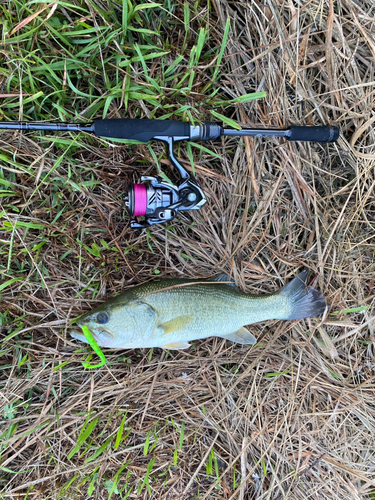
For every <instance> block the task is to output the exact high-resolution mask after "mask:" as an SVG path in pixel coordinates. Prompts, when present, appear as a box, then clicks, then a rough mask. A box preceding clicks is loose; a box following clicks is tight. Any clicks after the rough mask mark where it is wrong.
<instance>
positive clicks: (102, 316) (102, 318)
mask: <svg viewBox="0 0 375 500" xmlns="http://www.w3.org/2000/svg"><path fill="white" fill-rule="evenodd" d="M95 321H96V322H97V323H99V324H100V325H105V324H106V323H108V321H109V316H108V314H107V313H105V312H101V313H99V314H98V315H97V316H96V318H95Z"/></svg>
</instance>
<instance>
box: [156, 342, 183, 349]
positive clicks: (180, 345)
mask: <svg viewBox="0 0 375 500" xmlns="http://www.w3.org/2000/svg"><path fill="white" fill-rule="evenodd" d="M188 347H190V344H189V342H171V343H170V344H165V345H162V346H161V348H162V349H170V350H171V351H178V350H179V349H187V348H188Z"/></svg>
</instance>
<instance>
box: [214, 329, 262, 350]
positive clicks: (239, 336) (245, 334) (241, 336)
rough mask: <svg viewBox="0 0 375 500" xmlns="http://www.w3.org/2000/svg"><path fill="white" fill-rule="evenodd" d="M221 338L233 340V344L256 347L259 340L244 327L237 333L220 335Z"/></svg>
mask: <svg viewBox="0 0 375 500" xmlns="http://www.w3.org/2000/svg"><path fill="white" fill-rule="evenodd" d="M220 337H223V338H224V339H227V340H231V341H232V342H238V344H248V345H254V344H256V343H257V339H256V338H255V337H254V335H253V334H252V333H250V332H249V330H247V329H246V328H244V327H243V326H242V327H241V328H239V329H238V330H237V331H235V332H232V333H229V334H228V335H220Z"/></svg>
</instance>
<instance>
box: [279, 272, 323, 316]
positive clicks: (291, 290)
mask: <svg viewBox="0 0 375 500" xmlns="http://www.w3.org/2000/svg"><path fill="white" fill-rule="evenodd" d="M307 274H308V270H307V269H305V270H304V271H302V273H300V274H299V275H298V276H296V277H295V278H294V279H293V280H292V281H291V282H290V283H288V284H287V285H285V286H283V287H282V288H281V289H280V290H279V291H278V293H279V294H281V295H283V296H284V297H287V298H288V299H289V301H290V310H289V311H290V312H289V313H288V316H287V317H286V318H280V319H286V320H291V319H303V318H311V317H312V316H318V315H319V314H323V313H324V311H325V310H326V309H327V308H328V309H329V307H330V305H329V304H328V303H326V301H325V300H324V297H323V295H322V294H321V293H320V292H319V291H318V290H315V288H312V287H311V286H307V284H306V280H307Z"/></svg>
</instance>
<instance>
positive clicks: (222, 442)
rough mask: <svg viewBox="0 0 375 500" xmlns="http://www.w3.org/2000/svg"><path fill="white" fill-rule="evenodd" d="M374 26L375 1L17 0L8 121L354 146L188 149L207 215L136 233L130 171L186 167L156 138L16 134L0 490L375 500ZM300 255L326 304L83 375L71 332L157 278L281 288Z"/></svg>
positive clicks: (4, 116)
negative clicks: (244, 337)
mask: <svg viewBox="0 0 375 500" xmlns="http://www.w3.org/2000/svg"><path fill="white" fill-rule="evenodd" d="M374 18H375V8H374V4H373V2H371V1H369V0H368V1H366V0H363V1H361V2H356V1H353V0H337V1H336V2H333V0H323V1H317V0H310V1H307V2H304V3H301V2H296V1H294V0H267V1H266V0H264V1H263V0H261V1H259V2H250V1H243V2H241V1H238V2H228V1H224V0H211V1H210V2H203V1H199V0H198V1H196V2H192V1H187V2H185V3H182V2H179V1H176V2H172V1H170V0H165V1H164V3H162V2H159V3H154V2H146V3H143V4H141V3H139V2H138V3H137V2H134V1H132V2H130V1H129V2H128V3H126V2H125V3H123V2H122V1H120V0H112V1H109V0H108V1H99V0H95V1H94V0H85V1H84V2H81V1H79V0H68V1H62V0H56V1H53V2H51V3H48V2H39V3H33V2H17V1H15V0H10V1H9V2H7V3H4V2H3V4H2V5H1V10H0V19H1V22H2V25H1V27H0V29H1V57H2V65H1V67H0V98H1V101H0V102H1V104H0V119H1V120H2V121H10V120H24V121H33V120H34V121H35V120H38V121H45V120H51V121H66V122H72V121H76V122H80V123H86V122H90V121H91V120H93V119H95V118H102V117H104V116H105V117H107V118H121V117H130V118H170V119H175V120H185V121H190V122H194V121H195V122H199V121H207V120H211V121H212V120H214V121H219V122H221V121H222V120H223V119H224V120H225V121H226V123H227V125H226V126H228V127H229V126H230V125H228V123H229V124H231V122H230V120H233V121H234V122H236V123H237V124H239V125H240V126H243V127H246V126H247V127H249V126H251V127H254V126H258V127H263V128H287V127H288V126H290V125H334V126H337V127H339V128H340V138H339V140H338V142H337V143H331V144H317V143H293V142H288V141H286V140H285V139H280V138H274V139H259V138H254V139H240V138H236V137H233V138H225V139H219V140H217V141H215V142H211V143H200V144H198V143H197V144H193V143H191V144H189V143H183V144H181V145H180V146H179V147H178V148H176V156H178V158H180V160H181V162H182V163H183V165H184V166H185V167H186V168H187V169H188V170H190V171H193V172H194V173H195V175H196V178H197V180H198V182H199V183H200V185H201V186H202V188H203V189H204V192H205V193H206V196H207V200H208V201H207V203H206V205H205V206H204V207H203V208H202V209H201V210H200V211H196V212H185V213H184V214H180V215H179V216H178V218H176V219H175V220H173V221H172V222H171V223H169V224H167V225H159V226H155V227H153V228H150V229H147V230H144V231H134V230H132V229H131V228H130V226H129V217H128V215H127V213H126V209H125V206H124V201H123V194H124V190H125V187H126V185H127V184H128V183H129V182H130V181H139V178H140V176H141V175H155V173H156V172H157V171H158V170H159V171H160V170H161V171H162V172H163V173H164V174H165V175H167V176H169V177H171V178H173V176H174V172H173V170H171V169H170V165H169V163H168V158H167V155H166V154H165V151H164V150H163V147H162V145H161V144H157V143H152V144H149V145H145V144H129V143H126V141H122V142H121V141H116V142H115V141H110V140H107V139H101V138H96V137H93V136H90V135H89V134H85V133H80V134H76V133H66V132H65V133H56V134H53V133H48V132H46V133H45V132H27V133H20V132H15V131H0V144H1V153H0V195H1V207H0V214H1V221H0V224H1V227H0V273H1V281H0V294H1V303H0V313H1V314H0V320H1V337H0V341H1V346H0V368H1V370H0V450H1V461H0V468H1V475H0V488H1V490H0V495H1V498H13V499H16V498H25V499H26V498H28V499H34V498H35V499H38V498H40V499H45V500H46V499H57V498H64V497H65V498H69V499H83V498H95V499H109V498H113V499H115V498H123V499H125V498H129V499H133V498H137V499H138V498H139V499H141V498H142V499H169V500H171V499H181V500H185V499H186V500H187V499H196V498H199V499H214V498H218V499H226V500H229V499H240V500H245V499H252V500H253V499H257V500H260V499H275V500H276V499H277V500H278V499H291V500H292V499H293V500H294V499H296V500H297V499H298V500H300V499H307V498H309V499H310V498H311V499H319V500H321V499H324V500H327V499H357V500H359V499H361V500H362V499H373V498H374V497H375V475H374V469H375V456H374V449H375V443H374V431H375V405H374V400H375V397H374V396H375V385H374V380H375V372H374V341H375V337H374V293H375V292H374V271H375V265H374V244H375V243H374V241H375V240H374V226H375V204H374V186H375V180H374V159H375V146H374V143H375V137H374V130H373V122H374V116H373V113H374V90H373V84H374V80H375V78H374V71H375V66H374V55H375V44H374V42H373V40H374V31H375V26H374ZM261 92H266V97H261V96H262V94H258V95H257V96H255V97H258V98H257V99H255V100H254V99H253V97H254V96H249V94H253V93H261ZM241 96H246V97H245V98H243V99H242V98H241ZM304 267H307V268H308V269H309V270H310V278H311V280H312V281H314V286H315V287H316V288H318V289H319V290H320V291H321V292H322V293H323V294H324V296H325V297H326V298H327V300H328V301H329V302H330V304H331V310H330V312H329V313H328V314H326V315H325V316H320V317H316V318H311V319H307V320H301V321H294V322H280V321H269V322H268V323H261V324H256V325H250V326H249V329H250V330H251V332H252V333H253V334H254V335H255V336H256V337H257V339H258V343H257V344H256V345H254V346H252V347H251V346H242V345H239V344H233V343H231V342H229V341H225V340H223V339H219V338H209V339H206V340H202V341H196V342H194V345H193V346H192V347H191V348H190V349H189V350H186V351H170V352H165V351H163V350H161V349H153V350H152V349H144V350H133V351H132V350H105V355H106V358H107V363H106V365H105V366H103V367H102V368H100V369H97V370H90V369H85V368H83V366H82V362H84V361H85V360H86V358H87V356H88V355H89V353H91V348H90V347H86V346H84V345H83V344H82V343H80V342H78V341H75V340H74V339H72V338H71V337H70V336H69V324H70V321H71V320H72V319H73V318H75V317H77V316H78V315H80V314H82V313H83V312H86V311H89V310H90V309H92V308H93V307H95V306H96V305H98V304H100V303H102V302H103V301H104V300H105V299H107V298H110V297H113V296H114V295H116V294H117V293H119V292H120V291H122V290H125V289H127V288H128V287H130V286H133V285H135V284H138V283H143V282H145V281H148V280H151V279H153V278H155V277H163V278H169V277H188V278H201V277H208V276H212V275H213V274H217V273H218V272H225V273H228V274H229V275H231V276H232V277H233V279H234V280H235V281H236V283H237V285H238V286H239V287H240V288H241V289H242V290H244V291H246V292H249V293H270V292H274V291H276V290H277V289H278V288H280V286H282V285H283V284H285V283H287V282H288V281H290V280H291V279H292V278H293V277H295V276H296V275H297V274H298V272H299V271H301V270H302V269H303V268H304Z"/></svg>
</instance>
